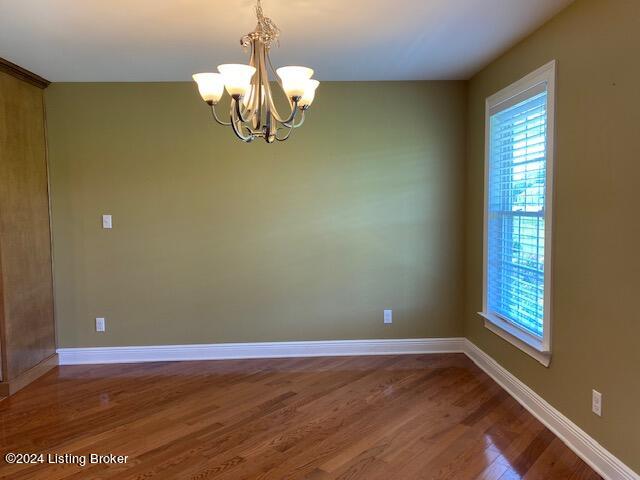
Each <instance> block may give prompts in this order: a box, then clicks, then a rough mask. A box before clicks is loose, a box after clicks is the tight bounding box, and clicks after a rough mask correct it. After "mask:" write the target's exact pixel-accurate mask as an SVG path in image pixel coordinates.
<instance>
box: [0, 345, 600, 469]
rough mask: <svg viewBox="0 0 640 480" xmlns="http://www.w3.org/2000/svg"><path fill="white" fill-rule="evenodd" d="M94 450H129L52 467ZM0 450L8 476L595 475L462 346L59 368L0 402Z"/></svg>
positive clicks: (107, 451)
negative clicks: (33, 459) (22, 458)
mask: <svg viewBox="0 0 640 480" xmlns="http://www.w3.org/2000/svg"><path fill="white" fill-rule="evenodd" d="M8 452H13V453H36V454H39V453H43V454H44V455H45V458H44V462H45V463H35V464H7V463H6V462H5V461H4V456H5V454H6V453H8ZM91 453H94V454H100V455H106V454H114V455H127V456H128V458H127V462H126V463H123V464H89V463H87V464H86V465H85V466H79V465H77V464H50V463H46V462H47V457H46V456H47V454H59V455H64V454H70V455H76V456H81V455H87V456H88V455H90V454H91ZM0 455H1V456H0V478H3V479H4V478H7V479H9V478H10V479H12V480H20V479H29V480H37V479H46V480H56V479H118V480H131V479H156V478H157V479H163V480H165V479H181V480H182V479H207V478H215V479H220V480H231V479H233V480H240V479H263V480H266V479H277V480H284V479H307V480H325V479H366V480H379V479H380V480H382V479H385V480H389V479H392V480H412V479H442V480H444V479H451V480H454V479H455V480H465V479H477V480H480V479H483V480H491V479H495V480H498V479H500V480H512V479H521V478H524V479H528V480H534V479H544V480H552V479H570V480H580V479H597V478H600V477H599V476H598V475H596V474H595V473H594V472H593V471H592V470H591V469H590V468H589V467H588V466H587V465H586V464H585V463H584V462H583V461H582V460H580V459H579V458H578V457H576V455H575V454H573V452H571V451H570V450H569V449H568V448H567V447H566V446H565V445H564V444H563V443H562V442H561V441H560V440H559V439H558V438H556V437H555V436H554V435H553V433H551V432H550V431H549V430H547V429H546V428H545V427H544V426H543V425H542V424H541V423H540V422H538V421H537V420H536V419H535V418H533V417H532V416H531V415H530V414H529V413H528V412H527V411H526V410H525V409H523V408H522V407H521V406H520V405H519V404H518V403H517V402H516V401H515V400H513V399H512V398H511V397H510V396H509V395H508V394H507V393H506V392H505V391H504V390H502V389H501V388H500V387H499V386H498V385H497V384H496V383H495V382H494V381H493V380H491V379H490V378H489V377H488V376H487V375H485V374H484V373H483V372H482V371H481V370H480V369H479V368H477V367H476V366H475V365H474V364H473V363H472V362H471V361H470V360H469V359H468V358H467V357H465V356H464V355H462V354H442V355H404V356H376V357H334V358H298V359H270V360H237V361H236V360H234V361H209V362H172V363H144V364H126V365H99V366H98V365H88V366H65V367H59V368H56V369H54V370H52V371H51V372H49V373H48V374H47V375H45V376H44V377H42V378H41V379H39V380H38V381H36V382H35V383H34V384H32V385H30V386H29V387H27V388H25V389H24V390H22V391H20V392H18V393H17V394H16V395H14V396H13V397H10V398H8V399H5V400H3V401H0ZM88 461H89V460H87V462H88Z"/></svg>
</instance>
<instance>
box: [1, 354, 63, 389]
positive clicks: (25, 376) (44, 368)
mask: <svg viewBox="0 0 640 480" xmlns="http://www.w3.org/2000/svg"><path fill="white" fill-rule="evenodd" d="M57 366H58V354H57V353H54V354H53V355H51V356H50V357H47V358H45V359H44V360H42V361H41V362H40V363H38V364H37V365H35V366H33V367H31V368H30V369H29V370H27V371H26V372H23V373H21V374H20V375H18V376H17V377H16V378H12V379H10V380H8V381H6V382H0V397H8V396H9V395H13V394H14V393H16V392H17V391H18V390H20V389H22V388H24V387H26V386H27V385H29V384H30V383H31V382H33V381H34V380H36V379H38V378H40V377H41V376H42V375H44V374H45V373H47V372H48V371H49V370H51V369H52V368H54V367H57Z"/></svg>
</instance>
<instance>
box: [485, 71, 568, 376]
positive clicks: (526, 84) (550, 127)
mask: <svg viewBox="0 0 640 480" xmlns="http://www.w3.org/2000/svg"><path fill="white" fill-rule="evenodd" d="M542 83H546V84H547V152H546V153H547V159H546V162H547V163H546V169H547V172H546V190H545V215H544V221H545V234H544V241H545V256H544V313H543V315H544V318H543V337H542V339H540V338H538V337H536V336H534V335H531V334H530V333H528V332H527V331H525V330H524V329H523V328H521V327H520V326H518V325H516V324H515V323H513V322H511V321H509V320H507V319H505V318H502V317H500V316H498V315H495V314H493V313H489V312H488V308H487V275H488V262H487V259H488V246H489V242H488V233H489V228H488V220H489V215H488V213H489V202H488V191H489V161H490V157H489V154H490V151H489V150H490V142H489V133H490V129H491V128H490V127H491V123H490V117H491V113H492V111H495V110H496V108H497V107H500V106H502V105H503V104H505V103H507V104H508V103H513V104H515V103H517V97H518V96H520V95H521V94H522V93H523V92H525V91H527V90H530V89H532V88H535V87H536V86H538V85H540V84H542ZM555 84H556V61H555V60H552V61H551V62H549V63H547V64H546V65H543V66H542V67H540V68H538V69H537V70H535V71H534V72H531V73H530V74H529V75H527V76H525V77H524V78H522V79H521V80H518V81H517V82H515V83H513V84H511V85H509V86H508V87H506V88H504V89H502V90H500V91H499V92H497V93H495V94H494V95H491V96H490V97H489V98H487V100H486V102H485V161H484V246H483V266H482V268H483V282H482V283H483V287H482V312H478V313H479V314H480V315H481V316H482V317H484V326H485V327H486V328H488V329H489V330H491V331H492V332H494V333H495V334H497V335H499V336H500V337H501V338H503V339H504V340H506V341H508V342H510V343H511V344H513V345H515V346H516V347H518V348H519V349H520V350H522V351H523V352H525V353H527V354H528V355H530V356H532V357H533V358H535V359H536V360H538V361H539V362H540V363H542V364H543V365H544V366H546V367H548V366H549V363H550V362H551V313H552V312H551V305H552V291H553V290H552V288H551V279H552V275H551V272H552V244H553V242H552V238H553V237H552V228H553V203H554V184H553V181H554V171H555V161H554V160H555V158H554V157H555V102H556V94H555Z"/></svg>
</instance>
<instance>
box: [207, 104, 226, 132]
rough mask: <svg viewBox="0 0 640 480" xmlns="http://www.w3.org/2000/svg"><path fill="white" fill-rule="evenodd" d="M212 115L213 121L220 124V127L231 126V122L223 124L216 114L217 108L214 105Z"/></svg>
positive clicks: (212, 105)
mask: <svg viewBox="0 0 640 480" xmlns="http://www.w3.org/2000/svg"><path fill="white" fill-rule="evenodd" d="M211 114H212V115H213V119H214V120H215V121H216V122H218V123H219V124H220V125H223V126H225V127H228V126H229V125H231V122H223V121H222V120H220V118H219V117H218V114H217V112H216V106H215V105H214V104H211Z"/></svg>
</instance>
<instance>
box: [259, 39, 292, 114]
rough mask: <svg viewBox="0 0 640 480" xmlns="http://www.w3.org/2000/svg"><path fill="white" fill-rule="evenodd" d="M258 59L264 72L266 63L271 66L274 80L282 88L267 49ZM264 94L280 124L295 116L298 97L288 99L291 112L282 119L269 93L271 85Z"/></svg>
mask: <svg viewBox="0 0 640 480" xmlns="http://www.w3.org/2000/svg"><path fill="white" fill-rule="evenodd" d="M259 60H260V66H261V67H262V68H263V69H264V71H265V72H267V71H268V70H267V65H266V63H268V64H269V67H271V71H272V72H273V73H274V76H275V79H276V82H277V83H278V85H280V88H282V82H280V80H278V78H279V76H278V73H277V72H276V71H275V69H274V68H273V64H272V63H271V56H270V55H269V51H268V50H267V51H266V52H265V54H264V55H263V56H260V58H259ZM265 62H266V63H265ZM265 96H266V97H267V99H268V102H269V108H270V109H271V111H272V112H273V116H274V117H275V119H276V120H277V121H278V122H280V123H281V124H286V123H291V122H292V121H293V119H294V118H295V116H296V113H297V111H298V101H299V100H300V99H299V98H294V100H293V102H291V101H290V104H291V105H292V108H291V113H289V117H288V118H287V119H286V120H284V119H283V118H282V117H281V116H280V113H279V112H278V109H277V108H276V106H275V104H274V103H273V95H271V87H270V86H269V88H268V93H265Z"/></svg>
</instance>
